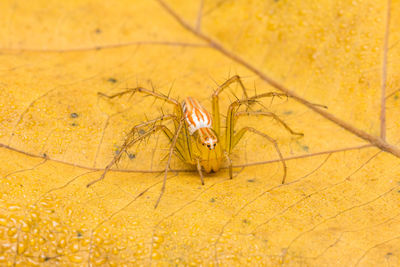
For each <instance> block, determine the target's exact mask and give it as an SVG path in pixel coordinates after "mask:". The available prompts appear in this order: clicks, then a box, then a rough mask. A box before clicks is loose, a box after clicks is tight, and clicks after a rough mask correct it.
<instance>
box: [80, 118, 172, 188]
mask: <svg viewBox="0 0 400 267" xmlns="http://www.w3.org/2000/svg"><path fill="white" fill-rule="evenodd" d="M167 119H176V117H175V116H174V115H163V116H161V117H159V118H156V119H153V120H150V121H147V122H144V123H141V124H138V125H136V126H134V127H133V128H132V129H131V131H130V133H129V134H128V137H127V138H126V139H125V141H124V144H123V145H122V147H121V149H120V151H118V154H117V155H115V156H114V158H113V159H112V160H111V161H110V163H109V164H108V165H107V166H106V167H105V169H104V172H103V174H102V175H101V176H100V178H98V179H96V180H93V181H91V182H90V183H88V184H87V185H86V187H90V186H91V185H93V184H94V183H97V182H98V181H101V180H103V179H104V177H105V176H106V174H107V172H108V171H109V170H110V169H111V167H112V166H114V164H116V163H117V162H118V161H119V160H120V158H121V156H122V154H123V153H124V152H125V151H126V150H127V149H128V148H129V147H131V146H132V145H134V144H135V143H136V142H138V141H141V140H143V139H145V138H146V137H148V136H150V135H151V134H153V133H155V132H157V131H159V130H162V131H163V132H164V133H165V135H166V136H167V137H168V138H169V139H170V140H172V138H173V137H174V135H173V134H172V132H171V131H170V130H169V129H168V128H167V127H166V126H164V125H153V126H152V127H151V128H150V129H149V130H148V131H147V132H145V133H143V134H141V135H139V136H138V137H135V136H136V134H137V133H139V130H140V129H141V128H143V127H146V126H149V125H151V124H155V123H157V122H160V121H163V120H167Z"/></svg>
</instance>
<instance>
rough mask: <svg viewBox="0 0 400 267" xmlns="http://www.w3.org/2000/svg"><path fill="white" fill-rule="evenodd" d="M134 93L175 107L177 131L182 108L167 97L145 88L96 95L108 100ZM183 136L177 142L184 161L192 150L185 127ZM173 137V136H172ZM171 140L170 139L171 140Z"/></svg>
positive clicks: (190, 155)
mask: <svg viewBox="0 0 400 267" xmlns="http://www.w3.org/2000/svg"><path fill="white" fill-rule="evenodd" d="M135 93H141V94H144V95H149V96H152V97H154V98H155V99H161V100H164V101H166V102H167V103H170V104H173V105H174V106H175V109H176V112H177V116H175V117H176V118H177V119H175V120H174V124H175V129H177V128H178V127H179V119H178V118H182V117H183V111H182V106H181V105H180V104H179V102H178V101H177V100H175V99H173V98H171V97H169V96H166V95H163V94H160V93H157V92H154V91H151V90H148V89H146V88H143V87H135V88H127V90H125V91H122V92H119V93H116V94H113V95H106V94H104V93H101V92H98V95H100V96H103V97H106V98H108V99H112V98H115V97H120V96H123V95H125V94H132V95H133V94H135ZM182 132H183V134H182V142H179V146H181V148H180V151H181V153H184V154H185V155H184V158H185V159H191V158H192V150H191V146H190V137H189V132H188V129H187V127H184V129H183V131H182ZM172 136H173V135H172ZM171 140H172V138H171Z"/></svg>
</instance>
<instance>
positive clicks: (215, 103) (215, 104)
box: [212, 75, 249, 136]
mask: <svg viewBox="0 0 400 267" xmlns="http://www.w3.org/2000/svg"><path fill="white" fill-rule="evenodd" d="M234 82H237V83H239V85H240V87H241V88H242V90H243V94H244V96H245V99H247V98H249V97H248V95H247V91H246V88H245V87H244V85H243V83H242V80H241V79H240V77H239V75H235V76H232V77H231V78H229V79H228V80H227V81H225V82H224V83H223V84H222V85H220V86H219V87H218V88H217V90H215V92H214V93H213V95H212V111H213V112H212V113H213V129H214V130H215V132H216V133H217V136H220V126H221V121H220V113H219V99H218V96H219V94H220V93H221V92H222V91H223V90H224V89H225V88H227V87H229V85H231V84H232V83H234Z"/></svg>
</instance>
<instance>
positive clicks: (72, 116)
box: [70, 112, 79, 119]
mask: <svg viewBox="0 0 400 267" xmlns="http://www.w3.org/2000/svg"><path fill="white" fill-rule="evenodd" d="M70 116H71V118H73V119H75V118H78V117H79V115H78V113H75V112H74V113H71V115H70Z"/></svg>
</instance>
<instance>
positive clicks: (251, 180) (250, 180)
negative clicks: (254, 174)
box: [247, 179, 256, 183]
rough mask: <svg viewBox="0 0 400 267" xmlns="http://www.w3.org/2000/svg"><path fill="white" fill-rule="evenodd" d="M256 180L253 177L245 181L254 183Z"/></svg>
mask: <svg viewBox="0 0 400 267" xmlns="http://www.w3.org/2000/svg"><path fill="white" fill-rule="evenodd" d="M255 181H256V180H255V179H248V180H247V182H249V183H254V182H255Z"/></svg>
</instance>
